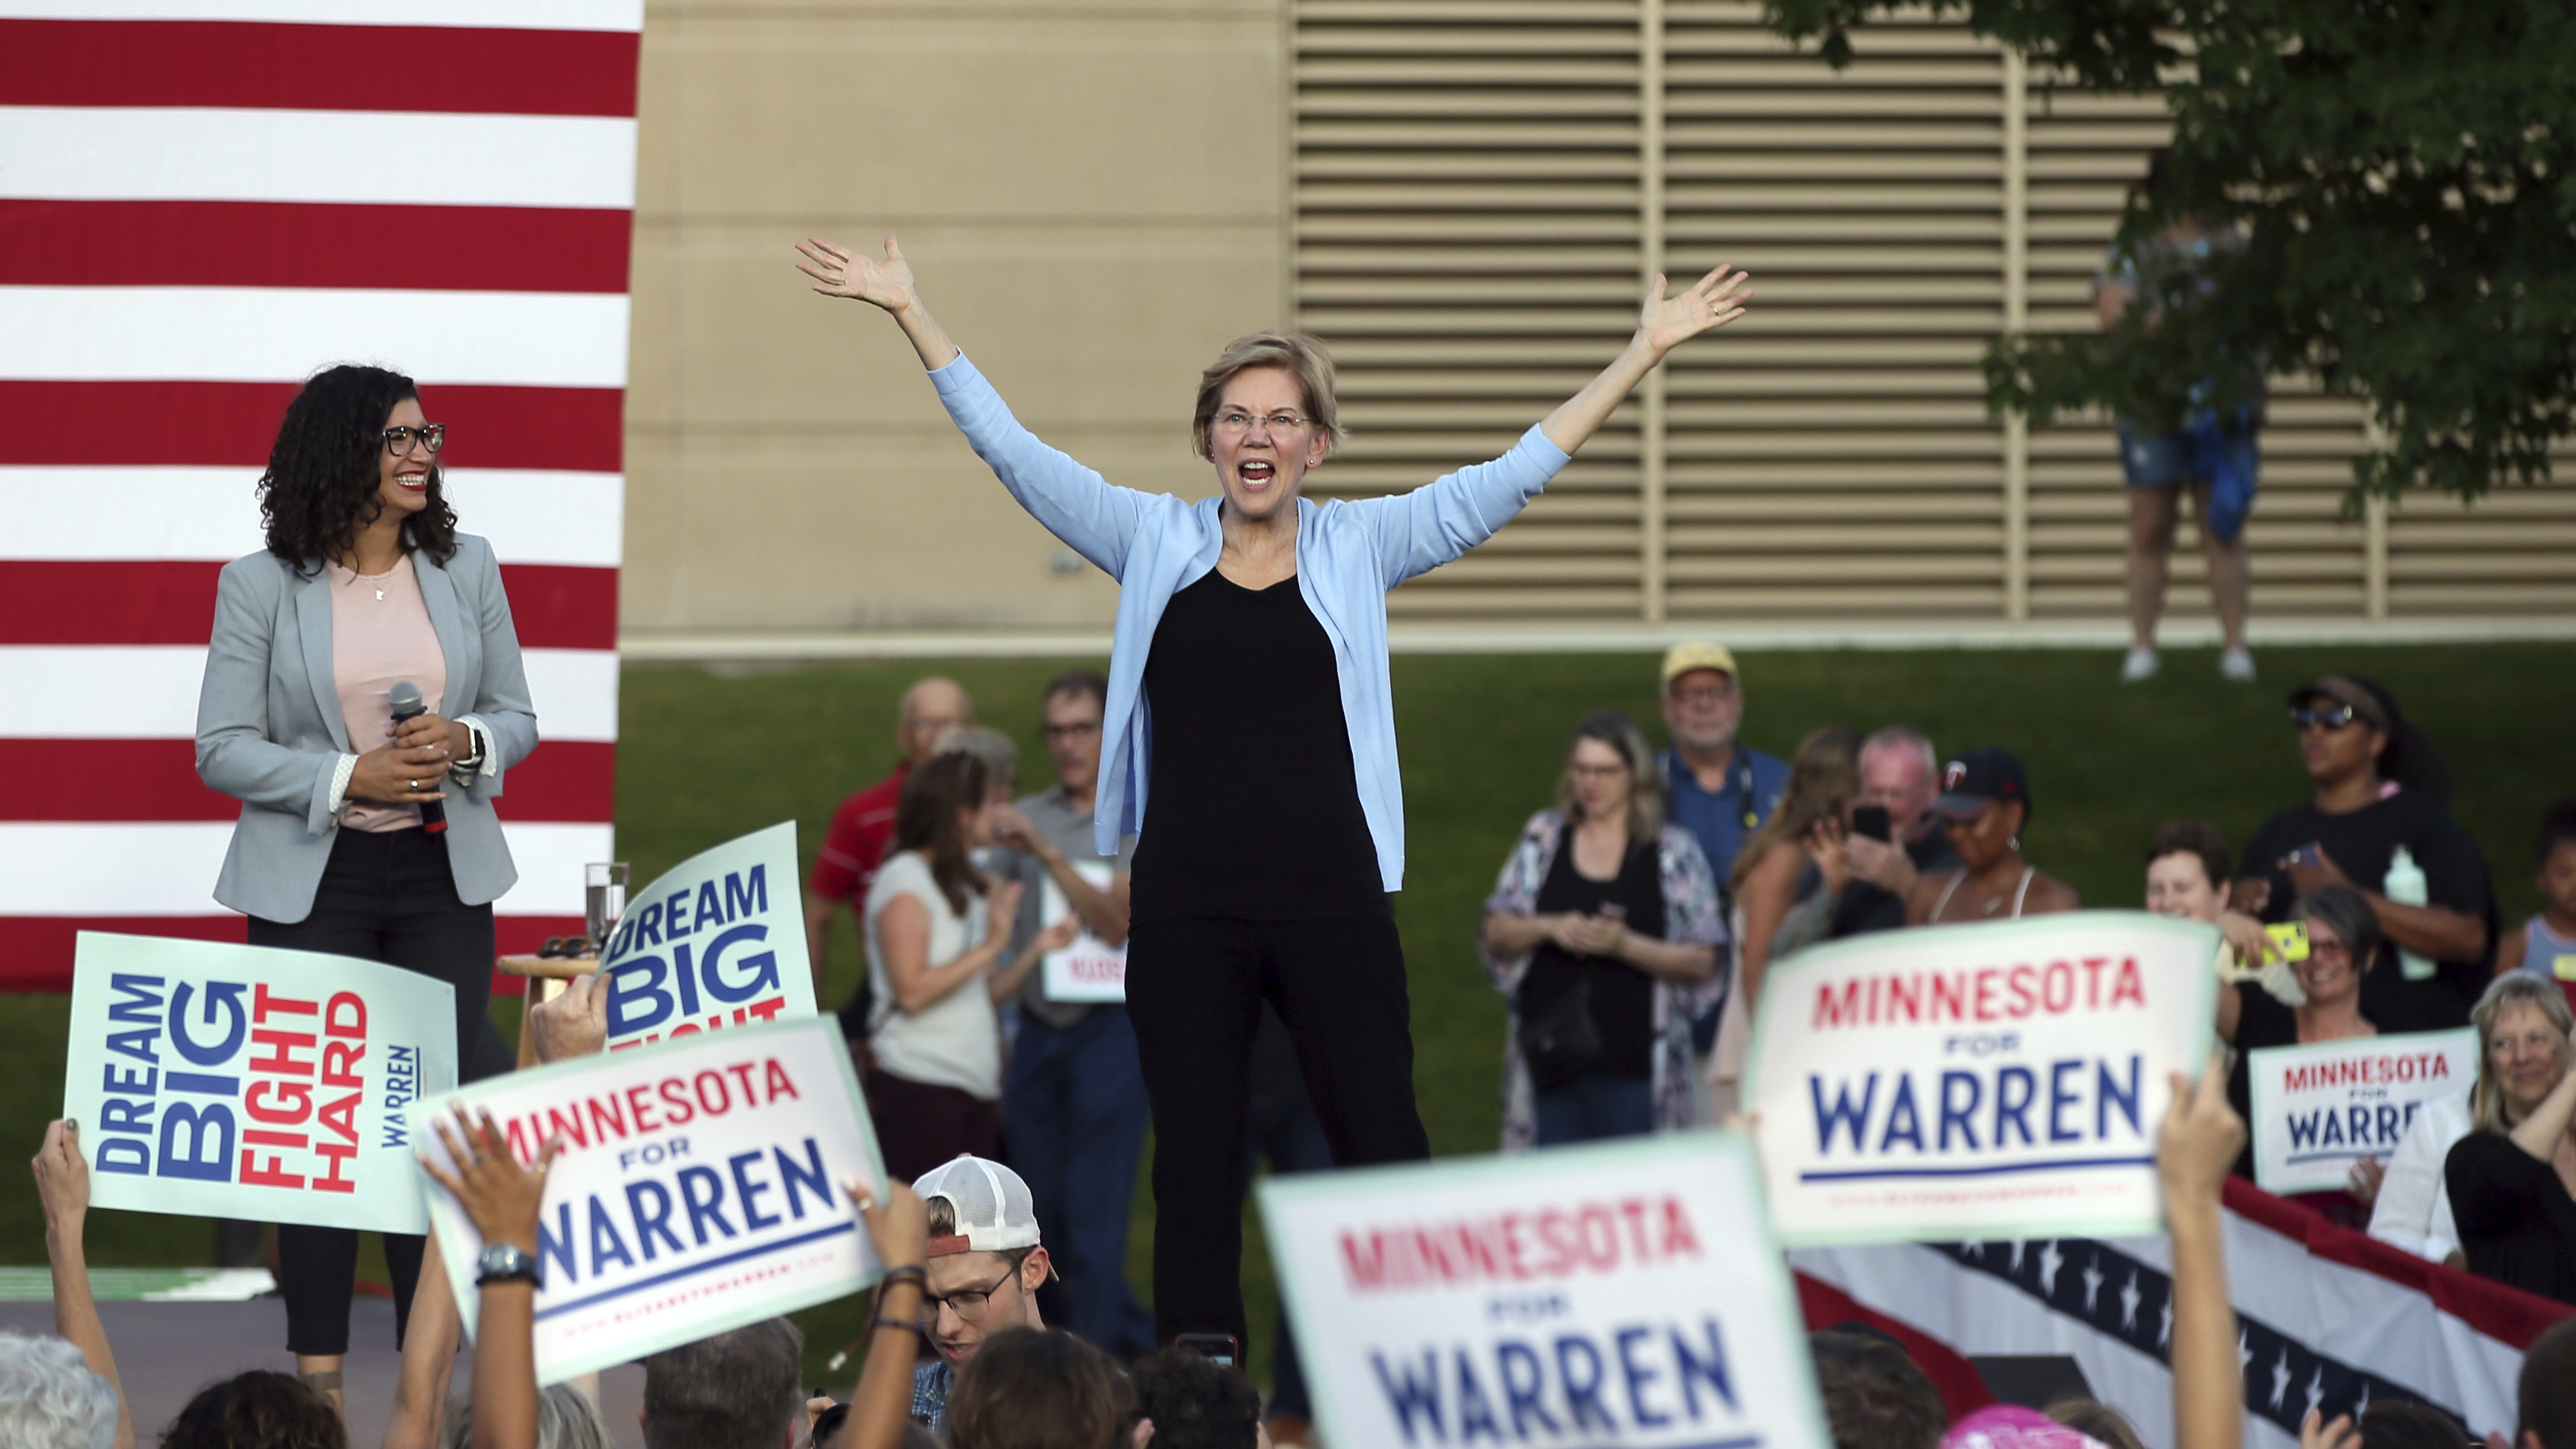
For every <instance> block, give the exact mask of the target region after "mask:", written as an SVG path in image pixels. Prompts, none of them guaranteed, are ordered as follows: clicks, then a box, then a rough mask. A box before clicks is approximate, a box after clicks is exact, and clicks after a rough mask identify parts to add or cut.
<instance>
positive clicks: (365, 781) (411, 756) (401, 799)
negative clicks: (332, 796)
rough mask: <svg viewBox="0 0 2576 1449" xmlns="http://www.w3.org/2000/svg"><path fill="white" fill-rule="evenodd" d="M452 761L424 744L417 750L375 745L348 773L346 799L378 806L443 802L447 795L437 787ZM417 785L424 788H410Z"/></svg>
mask: <svg viewBox="0 0 2576 1449" xmlns="http://www.w3.org/2000/svg"><path fill="white" fill-rule="evenodd" d="M451 763H452V761H451V760H450V758H449V755H448V753H447V751H446V749H445V748H443V747H441V746H438V745H424V746H422V747H421V748H419V749H416V750H407V749H404V748H403V747H402V746H401V745H399V744H393V743H387V744H381V745H378V746H376V747H375V748H374V749H372V750H369V751H367V752H366V753H365V754H363V755H360V756H359V757H358V767H357V769H355V770H353V771H351V772H350V774H349V798H350V799H352V800H369V801H373V802H375V803H376V804H379V805H418V804H421V803H423V802H425V801H430V800H444V799H446V798H447V792H446V791H444V790H441V789H439V788H438V786H439V782H440V781H442V780H444V779H446V778H447V769H448V766H449V764H451ZM415 782H417V783H418V784H420V785H421V786H423V787H424V788H421V789H417V790H415V789H413V788H412V786H413V784H414V783H415Z"/></svg>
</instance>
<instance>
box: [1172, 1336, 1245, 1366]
mask: <svg viewBox="0 0 2576 1449" xmlns="http://www.w3.org/2000/svg"><path fill="white" fill-rule="evenodd" d="M1172 1346H1173V1347H1174V1348H1185V1349H1188V1350H1189V1351H1190V1352H1192V1353H1194V1354H1197V1355H1198V1356H1199V1357H1201V1358H1203V1359H1206V1360H1207V1361H1208V1362H1210V1363H1216V1364H1223V1365H1225V1366H1226V1367H1227V1368H1232V1367H1234V1361H1235V1359H1236V1357H1237V1355H1238V1350H1239V1347H1240V1346H1239V1345H1238V1344H1236V1343H1235V1341H1234V1335H1233V1334H1231V1333H1184V1334H1182V1335H1181V1336H1180V1337H1178V1338H1175V1339H1173V1340H1172Z"/></svg>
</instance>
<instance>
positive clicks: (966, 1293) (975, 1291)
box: [921, 1263, 1020, 1323]
mask: <svg viewBox="0 0 2576 1449" xmlns="http://www.w3.org/2000/svg"><path fill="white" fill-rule="evenodd" d="M1019 1276H1020V1265H1019V1264H1017V1263H1013V1264H1012V1265H1011V1271H1009V1272H1007V1273H1004V1274H1003V1275H1002V1276H1001V1277H999V1278H996V1279H994V1280H993V1281H992V1282H991V1283H990V1284H988V1285H986V1286H984V1287H982V1288H960V1289H958V1290H957V1291H956V1292H954V1293H930V1292H924V1293H923V1294H922V1295H921V1307H922V1317H923V1318H924V1319H936V1318H937V1317H938V1316H939V1310H940V1309H942V1308H946V1309H947V1310H948V1311H950V1312H952V1313H954V1314H956V1315H957V1316H958V1317H960V1318H962V1319H964V1320H966V1321H967V1322H968V1323H973V1322H975V1321H977V1320H978V1319H980V1318H982V1317H983V1316H984V1315H985V1313H986V1312H988V1311H990V1310H991V1308H992V1306H993V1295H994V1294H996V1293H999V1292H1001V1291H1002V1285H1003V1284H1005V1283H1012V1282H1017V1281H1018V1280H1019Z"/></svg>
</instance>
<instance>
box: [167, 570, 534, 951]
mask: <svg viewBox="0 0 2576 1449" xmlns="http://www.w3.org/2000/svg"><path fill="white" fill-rule="evenodd" d="M412 566H413V569H414V572H415V573H416V574H417V575H418V576H419V579H420V593H421V598H422V599H423V601H425V602H426V603H427V604H428V605H429V622H430V625H431V627H433V628H435V629H436V630H437V631H438V647H439V650H440V652H441V653H443V654H445V655H446V656H447V689H446V692H445V696H444V697H443V698H442V699H440V700H438V701H437V702H436V703H437V705H438V707H439V708H440V710H441V712H442V713H445V714H447V715H448V717H449V718H451V719H453V718H461V717H463V716H465V715H469V714H470V715H472V716H474V717H475V719H476V720H478V721H479V722H480V723H481V724H482V725H483V727H484V730H485V732H486V733H487V734H488V735H489V736H490V737H491V741H492V750H493V754H494V757H495V758H494V761H493V768H494V772H493V773H491V774H488V775H483V774H478V775H476V776H475V777H474V778H473V779H472V780H471V781H461V780H458V779H455V778H452V777H451V778H450V779H449V781H448V782H447V786H446V789H447V858H448V863H449V867H450V868H451V869H452V870H453V871H454V872H455V874H456V894H457V895H458V896H459V897H460V898H462V899H463V901H464V902H465V904H467V905H469V906H479V905H482V904H484V903H486V902H488V901H493V900H497V899H499V898H500V895H501V893H502V892H503V891H506V890H508V889H509V888H510V886H511V885H512V883H514V882H515V881H517V880H518V878H519V872H518V870H517V868H516V867H514V866H512V865H511V864H510V847H509V846H508V845H507V844H506V843H504V842H503V841H502V839H501V822H500V820H499V819H498V818H497V817H495V816H494V815H493V813H492V800H493V798H494V797H496V796H498V795H499V794H500V793H501V780H502V773H501V772H502V771H505V770H507V769H508V768H509V767H510V766H512V765H515V764H517V763H519V762H520V761H521V760H524V759H526V758H527V757H528V754H529V752H530V751H533V750H534V749H536V747H537V716H536V709H535V706H534V705H532V704H531V703H530V702H529V699H528V674H527V669H526V667H525V666H524V665H523V664H522V662H521V660H520V658H519V635H518V631H517V630H516V629H515V628H513V627H512V626H511V623H510V599H509V596H508V595H507V594H505V593H503V592H502V590H501V566H500V563H499V561H498V560H496V559H495V558H494V557H493V556H492V545H491V544H490V543H488V542H486V541H484V540H483V539H480V538H477V537H475V536H473V535H472V534H464V533H460V534H458V535H456V556H455V557H453V558H451V559H449V560H448V561H447V562H446V563H445V564H440V563H438V562H437V561H436V560H434V559H432V558H430V557H429V556H428V555H427V554H424V553H414V554H413V555H412ZM467 700H470V701H472V705H473V707H472V708H470V709H460V708H457V707H456V704H457V702H458V701H467ZM382 743H383V741H381V740H367V741H362V742H359V743H355V744H353V743H351V742H350V739H349V730H348V726H347V724H346V723H345V722H343V720H342V719H341V717H340V692H339V686H338V683H337V681H336V680H335V678H334V677H333V674H332V669H331V585H330V574H329V572H328V571H327V570H321V569H317V570H315V571H314V572H313V573H312V574H311V575H309V576H307V575H304V574H301V573H299V572H298V571H297V568H296V566H295V565H293V564H290V563H288V562H286V561H285V560H284V559H281V558H279V557H277V556H276V555H275V554H270V553H255V554H252V555H250V556H249V557H248V558H238V559H235V560H233V561H232V562H231V563H228V564H226V565H224V572H223V580H222V582H221V583H220V584H219V585H218V586H217V589H216V594H215V637H214V644H213V647H212V648H211V649H209V650H208V651H207V654H206V682H205V687H204V688H203V689H202V690H201V691H200V692H199V694H198V696H197V775H198V778H200V779H202V780H204V781H205V782H206V783H207V784H209V785H212V786H213V787H215V788H216V789H218V790H221V791H223V792H224V793H225V794H227V795H230V796H232V797H234V798H235V799H237V800H239V801H241V802H242V812H241V821H240V823H239V824H237V825H235V826H234V827H233V841H232V848H231V849H230V850H228V851H226V852H225V853H224V869H223V874H222V875H221V876H219V877H217V878H216V881H215V899H216V900H218V901H221V902H222V903H224V904H225V905H227V906H230V907H232V908H233V909H234V910H236V911H240V912H243V913H244V914H246V915H253V916H258V917H261V918H263V919H265V920H271V921H282V922H294V921H300V920H303V919H304V918H305V917H306V916H307V915H310V914H311V913H312V911H313V893H314V891H315V889H316V888H317V887H319V886H320V885H321V883H322V867H323V866H324V865H325V864H327V863H328V862H329V860H330V858H331V844H332V842H333V841H334V840H336V839H337V838H338V837H339V834H340V819H339V816H338V815H337V814H336V813H334V812H333V810H332V809H331V780H332V777H333V776H334V775H335V774H337V773H338V771H339V767H340V757H341V756H342V755H344V754H351V755H355V754H364V753H365V752H366V751H367V750H369V749H372V748H374V747H375V746H377V745H379V744H382Z"/></svg>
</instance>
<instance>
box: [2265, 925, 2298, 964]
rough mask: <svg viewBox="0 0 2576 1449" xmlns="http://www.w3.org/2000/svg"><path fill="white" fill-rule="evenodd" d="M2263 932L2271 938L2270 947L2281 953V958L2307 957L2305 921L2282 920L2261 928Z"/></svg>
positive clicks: (2286, 959)
mask: <svg viewBox="0 0 2576 1449" xmlns="http://www.w3.org/2000/svg"><path fill="white" fill-rule="evenodd" d="M2263 934H2264V935H2266V936H2269V937H2271V938H2272V949H2273V950H2275V951H2278V952H2280V953H2281V959H2282V960H2284V961H2305V960H2306V959H2308V923H2307V922H2305V921H2283V922H2282V923H2281V924H2279V925H2277V926H2265V927H2264V928H2263Z"/></svg>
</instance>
